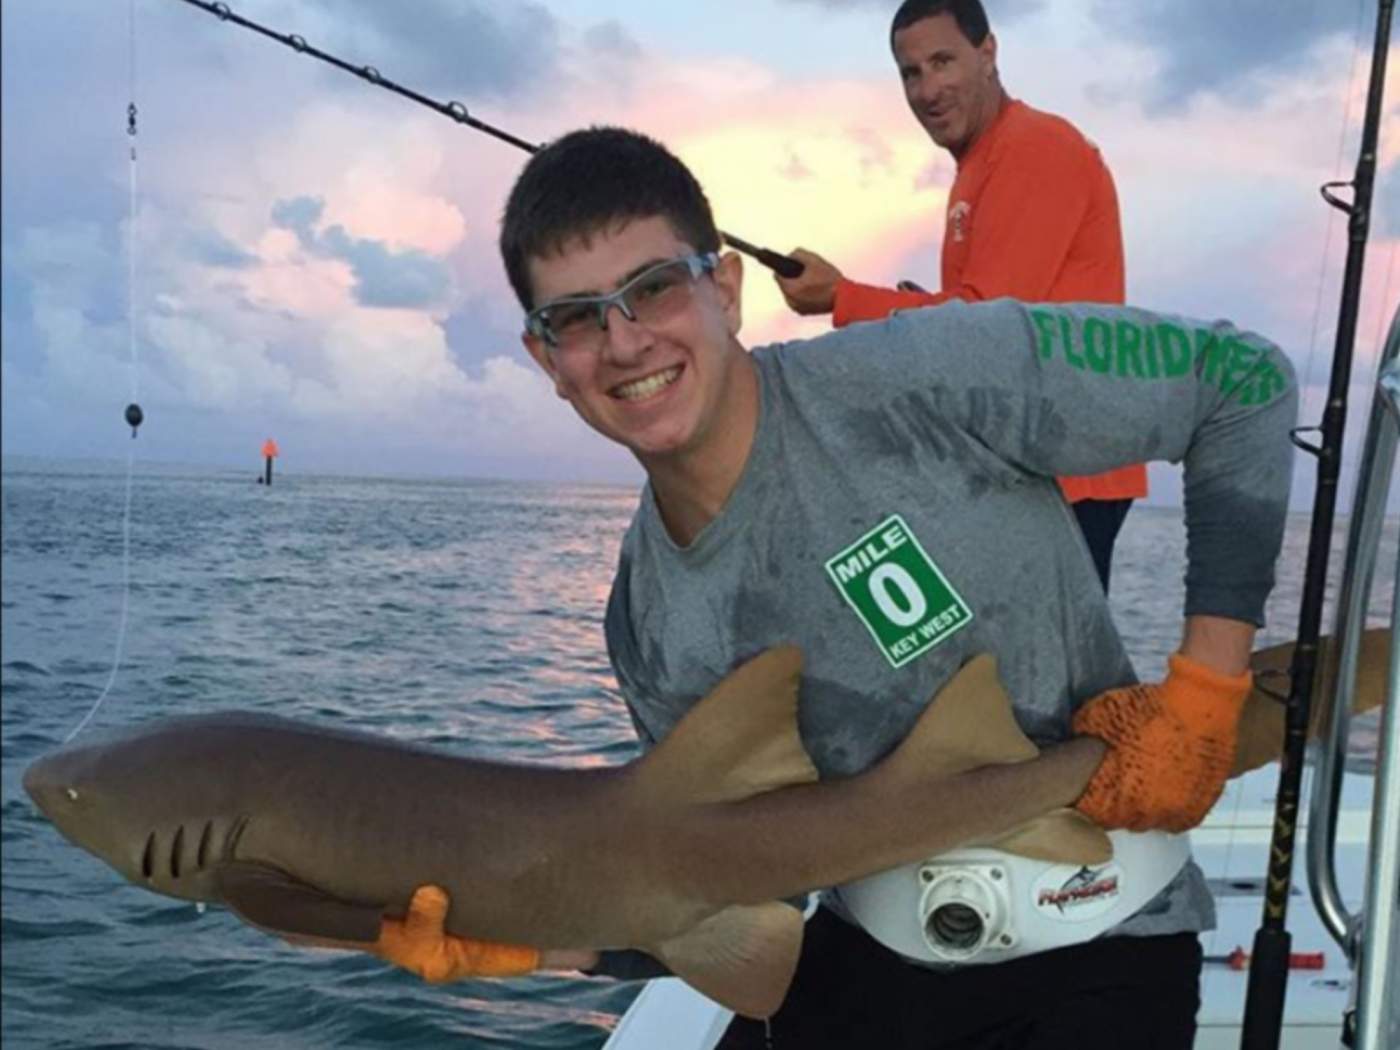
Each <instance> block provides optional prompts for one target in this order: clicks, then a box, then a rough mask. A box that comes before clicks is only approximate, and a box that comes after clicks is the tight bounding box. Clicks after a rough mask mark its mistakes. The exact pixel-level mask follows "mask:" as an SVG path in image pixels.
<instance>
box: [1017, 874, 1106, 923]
mask: <svg viewBox="0 0 1400 1050" xmlns="http://www.w3.org/2000/svg"><path fill="white" fill-rule="evenodd" d="M1122 879H1123V873H1122V871H1121V870H1120V869H1119V867H1118V865H1117V864H1114V863H1112V862H1110V863H1108V864H1097V865H1092V866H1090V865H1085V866H1084V867H1082V868H1079V869H1078V870H1077V871H1074V872H1073V874H1071V875H1070V876H1069V877H1068V878H1066V877H1065V868H1064V867H1055V868H1051V869H1050V870H1049V871H1047V872H1046V873H1045V874H1044V875H1042V876H1041V877H1040V878H1039V879H1038V880H1036V884H1035V886H1034V887H1033V888H1032V889H1031V896H1032V898H1033V899H1034V901H1035V907H1036V911H1038V912H1039V913H1040V914H1041V915H1044V916H1046V917H1047V918H1051V919H1061V920H1063V921H1065V922H1082V921H1084V920H1086V919H1093V918H1097V917H1098V916H1100V915H1102V914H1103V913H1104V912H1106V911H1108V910H1109V909H1110V908H1112V907H1113V906H1114V905H1115V904H1116V903H1117V902H1118V897H1119V895H1120V893H1121V885H1122Z"/></svg>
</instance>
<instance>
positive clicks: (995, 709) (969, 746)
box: [888, 653, 1040, 776]
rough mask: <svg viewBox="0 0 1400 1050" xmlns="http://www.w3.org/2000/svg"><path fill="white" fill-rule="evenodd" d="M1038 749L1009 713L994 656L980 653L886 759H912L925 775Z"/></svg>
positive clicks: (1026, 756) (1021, 758)
mask: <svg viewBox="0 0 1400 1050" xmlns="http://www.w3.org/2000/svg"><path fill="white" fill-rule="evenodd" d="M1038 754H1040V751H1039V749H1037V748H1036V746H1035V745H1034V744H1033V743H1031V741H1030V739H1029V738H1028V737H1027V736H1026V734H1025V733H1023V732H1022V731H1021V727H1020V726H1018V725H1017V724H1016V719H1015V717H1014V716H1013V715H1012V713H1011V698H1010V697H1009V696H1007V695H1006V690H1005V689H1004V688H1003V687H1002V684H1001V677H1000V675H999V674H998V673H997V662H996V658H995V657H994V656H992V655H990V654H989V653H981V654H979V655H977V656H974V657H973V658H972V659H971V660H969V661H968V662H967V663H965V664H963V666H962V669H961V670H960V671H958V673H957V674H955V675H954V676H953V677H952V679H951V680H950V681H949V682H948V684H947V685H945V686H944V687H943V688H942V689H940V690H939V691H938V694H937V695H936V696H935V697H934V699H933V701H932V702H931V703H930V704H929V706H928V707H927V708H926V709H925V711H924V713H923V714H922V715H920V716H919V720H918V721H917V722H916V723H915V724H914V728H913V729H912V730H911V731H910V732H909V735H908V736H907V737H905V739H904V742H903V743H901V744H900V745H899V747H898V748H897V749H896V750H895V752H894V754H893V755H891V756H890V758H889V759H888V761H891V762H899V763H911V764H913V765H914V766H915V767H916V768H917V769H918V770H920V773H921V775H923V776H931V775H934V776H936V775H949V776H950V775H952V774H954V773H962V772H964V771H966V770H969V769H974V768H976V767H977V766H990V765H1003V764H1005V763H1008V762H1025V761H1028V760H1030V759H1032V758H1035V757H1036V755H1038Z"/></svg>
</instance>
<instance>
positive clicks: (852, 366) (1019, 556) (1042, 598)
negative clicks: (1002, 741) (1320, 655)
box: [606, 300, 1297, 934]
mask: <svg viewBox="0 0 1400 1050" xmlns="http://www.w3.org/2000/svg"><path fill="white" fill-rule="evenodd" d="M753 361H754V364H755V366H756V368H757V372H758V378H759V385H760V388H761V407H760V415H759V421H758V428H757V433H756V435H755V439H754V444H753V448H752V450H751V452H750V454H749V458H748V462H747V464H746V466H745V468H744V471H743V474H742V477H741V478H740V480H739V483H738V485H737V486H736V488H735V490H734V492H733V493H732V494H731V495H730V497H729V500H728V502H727V503H726V505H725V507H724V510H723V512H722V513H721V514H720V515H719V516H718V517H717V518H716V519H715V520H714V521H713V522H711V523H710V524H709V526H707V527H706V529H705V530H704V531H703V532H702V533H701V534H700V535H699V536H698V537H697V538H696V539H695V541H694V542H693V543H691V544H690V545H689V546H688V547H684V548H682V547H679V546H677V545H676V544H675V543H674V542H673V541H672V540H671V538H670V536H669V535H668V534H667V532H666V529H665V527H664V525H663V524H662V521H661V517H660V515H659V513H658V512H657V509H656V506H655V502H654V499H653V497H652V494H651V491H650V489H647V490H645V491H644V492H643V496H642V500H641V504H640V507H639V509H638V511H637V514H636V517H635V518H634V520H633V522H632V525H631V527H630V529H629V531H628V533H627V536H626V538H625V540H624V542H623V546H622V553H621V557H620V561H619V565H618V569H617V575H616V578H615V580H614V584H613V591H612V596H611V599H610V601H609V605H608V611H607V621H606V630H607V638H608V647H609V653H610V655H611V658H612V663H613V666H614V669H615V671H616V673H617V678H618V682H619V685H620V687H621V690H622V693H623V696H624V697H625V699H626V701H627V704H628V706H629V708H630V710H631V713H632V716H633V719H634V721H635V723H636V725H637V728H638V732H639V734H640V735H641V737H642V739H643V742H644V744H646V743H650V742H654V741H656V740H658V739H660V738H662V737H664V736H665V735H666V734H667V733H668V732H669V731H670V730H671V729H672V728H673V727H674V726H675V725H676V723H677V722H678V721H679V720H680V718H681V717H682V716H683V715H684V714H685V713H686V711H687V710H689V708H690V707H691V705H693V704H694V703H695V702H696V701H697V700H698V699H699V698H700V697H702V696H704V695H705V693H706V692H708V691H709V690H710V689H711V688H712V687H713V686H714V685H715V684H716V683H717V682H718V681H719V680H720V679H721V678H722V677H723V676H724V675H725V674H726V673H728V672H729V671H730V670H732V669H733V668H734V667H735V666H736V665H737V664H739V663H741V662H742V661H744V660H746V659H748V658H749V657H751V656H753V655H755V654H756V653H758V652H759V651H761V650H763V649H765V648H767V647H769V646H772V645H776V644H779V643H796V644H797V645H799V646H801V648H802V650H803V652H804V656H805V667H804V673H803V678H802V683H801V693H800V705H799V721H800V727H801V731H802V737H803V741H804V743H805V744H806V746H807V748H808V750H809V752H810V753H811V755H812V757H813V760H814V761H815V763H816V765H817V767H818V769H819V770H820V771H821V772H822V774H823V775H834V774H840V775H847V774H853V773H856V772H859V771H861V770H863V769H865V768H867V767H869V766H870V765H872V764H873V763H875V762H876V761H877V760H878V759H880V758H881V757H882V756H883V755H885V754H886V753H887V752H889V751H890V750H891V749H892V748H893V747H894V746H895V744H896V743H898V742H899V741H900V740H901V739H902V738H903V737H904V736H905V734H906V733H907V732H908V731H909V729H910V728H911V727H912V725H913V724H914V722H915V720H916V719H917V718H918V716H919V714H920V713H921V712H922V710H923V708H924V707H925V705H926V704H928V703H929V702H930V699H931V698H932V697H933V696H934V695H935V694H936V693H937V692H938V690H939V689H940V688H941V687H942V686H943V685H944V684H945V683H946V682H947V681H948V680H949V678H951V676H952V675H953V674H954V673H955V672H956V671H957V669H958V668H959V667H960V666H961V665H962V664H963V663H964V662H965V661H966V660H967V659H969V658H970V657H971V656H973V655H974V654H977V653H980V652H991V653H993V654H995V655H996V657H997V660H998V664H999V667H1000V669H1001V673H1002V677H1003V680H1004V681H1005V684H1006V686H1007V688H1008V690H1009V692H1010V695H1011V696H1012V698H1013V701H1014V707H1015V712H1016V716H1017V719H1018V721H1019V722H1020V724H1021V727H1022V728H1023V729H1024V730H1025V731H1026V733H1027V734H1028V735H1029V736H1030V737H1031V738H1032V739H1033V740H1035V741H1036V742H1037V743H1040V744H1046V743H1050V742H1054V741H1059V740H1063V739H1064V738H1066V737H1067V736H1068V735H1069V734H1070V716H1071V714H1072V712H1073V710H1074V709H1075V708H1076V707H1077V706H1078V705H1079V704H1080V703H1082V702H1083V701H1085V700H1087V699H1089V698H1090V697H1093V696H1095V695H1097V694H1098V693H1100V692H1102V691H1103V690H1105V689H1109V688H1112V687H1115V686H1119V685H1124V684H1127V683H1130V682H1133V681H1135V676H1134V673H1133V669H1132V666H1131V664H1130V663H1129V660H1128V657H1127V654H1126V652H1125V651H1124V648H1123V645H1122V642H1121V640H1120V639H1119V636H1118V633H1117V631H1116V630H1115V629H1114V626H1113V623H1112V621H1111V619H1110V616H1109V607H1108V602H1107V599H1106V598H1105V596H1104V594H1103V591H1102V588H1101V586H1100V584H1099V581H1098V577H1097V575H1096V574H1095V571H1094V568H1093V564H1092V562H1091V560H1090V558H1089V555H1088V552H1087V550H1086V548H1085V546H1084V542H1083V539H1082V537H1081V535H1080V533H1079V530H1078V528H1077V526H1076V524H1075V521H1074V518H1073V515H1072V513H1071V511H1070V509H1069V507H1068V506H1067V504H1066V503H1065V502H1064V500H1063V499H1062V498H1061V495H1060V492H1059V490H1058V488H1057V486H1056V484H1055V482H1054V480H1053V479H1054V477H1055V476H1057V475H1082V474H1093V473H1098V472H1101V471H1104V470H1108V469H1111V468H1113V467H1117V466H1122V465H1126V464H1132V463H1141V462H1144V461H1149V460H1171V461H1180V462H1183V463H1184V467H1185V488H1184V492H1185V516H1186V527H1187V531H1188V548H1187V550H1188V565H1187V570H1186V609H1185V612H1186V614H1188V615H1194V614H1209V615H1216V616H1224V617H1230V618H1233V619H1238V620H1244V621H1250V622H1253V623H1255V624H1259V623H1262V615H1263V607H1264V600H1265V598H1266V596H1267V594H1268V592H1269V590H1270V588H1271V587H1272V584H1273V566H1274V561H1275V558H1276V557H1277V554H1278V550H1279V546H1280V543H1281V540H1282V534H1283V525H1284V517H1285V512H1286V506H1287V499H1288V488H1289V479H1290V474H1291V448H1290V445H1289V441H1288V430H1289V428H1290V427H1291V426H1292V425H1293V422H1294V416H1295V412H1296V398H1297V393H1296V388H1295V385H1294V379H1293V372H1292V368H1291V366H1290V364H1289V362H1288V360H1287V358H1286V357H1285V355H1284V354H1283V353H1282V352H1281V351H1280V350H1279V349H1278V348H1276V347H1274V346H1273V345H1271V344H1270V343H1268V342H1266V341H1265V340H1263V339H1261V338H1259V337H1258V336H1255V335H1252V334H1249V333H1245V332H1240V331H1238V330H1236V329H1234V328H1233V327H1231V326H1230V325H1228V324H1226V323H1223V322H1220V323H1214V324H1207V323H1203V322H1196V321H1191V320H1186V319H1183V318H1177V317H1168V316H1164V315H1158V314H1153V313H1149V312H1146V311H1142V310H1137V309H1132V308H1124V307H1113V306H1099V305H1071V306H1064V305H1054V306H1049V305H1044V306H1037V305H1025V304H1021V303H1016V302H1012V301H1010V300H1000V301H997V302H993V303H980V304H963V303H950V304H947V305H944V306H940V307H936V308H932V309H924V310H914V311H907V312H903V313H900V314H896V315H895V316H893V317H891V318H889V319H887V320H884V321H879V322H875V323H871V324H858V325H852V326H850V327H848V328H845V329H843V330H841V331H837V332H833V333H831V334H829V335H825V336H823V337H821V338H818V339H814V340H810V341H805V342H799V343H788V344H780V345H776V346H771V347H765V348H762V349H759V350H756V351H755V352H754V354H753ZM956 803H957V800H956V799H950V800H949V804H950V805H956ZM832 834H833V835H838V834H840V829H839V828H833V829H832ZM1212 922H1213V911H1212V908H1211V904H1210V899H1209V894H1208V893H1207V891H1206V889H1205V886H1204V882H1203V879H1202V878H1201V875H1200V872H1199V870H1198V869H1196V867H1195V866H1194V865H1188V867H1187V869H1186V871H1185V872H1184V873H1183V875H1182V876H1180V877H1179V878H1178V879H1177V880H1176V881H1175V882H1174V883H1173V885H1172V886H1170V887H1168V889H1167V890H1166V891H1164V893H1163V894H1162V896H1161V897H1160V898H1159V899H1158V900H1157V901H1154V902H1153V903H1152V904H1150V905H1149V906H1148V907H1147V908H1145V909H1143V911H1142V912H1141V913H1139V915H1138V916H1137V917H1135V918H1134V919H1132V920H1129V922H1128V923H1126V924H1125V925H1124V926H1123V927H1121V928H1120V932H1123V933H1138V934H1156V933H1166V932H1176V931H1180V930H1197V929H1203V928H1208V927H1209V925H1210V924H1211V923H1212Z"/></svg>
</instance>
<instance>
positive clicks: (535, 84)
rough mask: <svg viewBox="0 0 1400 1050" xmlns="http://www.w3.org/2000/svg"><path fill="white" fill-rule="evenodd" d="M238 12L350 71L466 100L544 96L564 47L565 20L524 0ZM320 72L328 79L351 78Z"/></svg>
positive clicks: (270, 2) (338, 0) (336, 4)
mask: <svg viewBox="0 0 1400 1050" xmlns="http://www.w3.org/2000/svg"><path fill="white" fill-rule="evenodd" d="M238 10H239V13H240V14H242V15H243V16H244V17H246V18H249V19H250V20H253V21H258V22H262V23H264V24H266V25H268V26H269V27H270V28H273V29H275V30H277V31H278V32H281V33H297V34H299V35H301V36H302V37H304V38H305V39H306V40H307V42H308V43H310V44H311V45H312V46H314V47H316V48H318V49H319V50H322V51H326V52H328V53H330V54H334V55H336V56H337V57H339V58H342V59H343V60H344V61H346V62H348V63H350V64H351V65H355V66H363V65H371V66H374V67H375V68H376V69H377V70H378V71H379V72H380V73H381V74H382V75H383V76H384V77H386V78H387V79H389V80H393V81H396V82H398V83H400V84H403V85H404V86H407V87H411V88H413V89H414V90H417V91H420V92H422V93H424V94H428V95H430V96H434V97H436V96H439V95H441V96H446V98H452V97H454V96H457V95H461V96H464V100H465V101H467V102H470V100H471V98H472V97H473V96H475V97H480V96H481V95H483V94H486V95H493V96H496V97H497V98H504V97H508V96H515V95H522V94H530V93H533V92H536V91H539V90H541V89H542V88H543V87H544V86H545V84H546V83H547V78H544V77H542V76H541V74H542V72H544V73H548V71H549V70H551V69H552V68H553V67H554V66H555V65H556V64H557V60H558V56H559V49H560V40H559V38H560V26H559V22H558V20H557V19H556V18H555V17H554V15H553V14H552V13H550V11H549V10H548V9H547V8H546V7H545V6H544V5H542V4H539V3H530V2H521V0H414V3H413V4H412V5H411V7H408V8H406V7H404V6H402V5H399V4H386V3H382V2H381V0H316V2H314V3H306V2H304V0H300V2H298V3H295V4H291V3H287V2H286V0H259V2H250V3H246V4H240V5H239V6H238ZM227 32H229V33H234V32H238V33H242V34H244V35H247V31H246V30H241V29H229V30H227ZM284 58H285V60H286V61H292V60H293V58H294V56H292V55H290V54H288V55H286V56H284ZM311 61H315V60H314V59H313V60H311ZM317 64H318V66H319V65H320V63H317ZM320 69H321V74H322V76H323V77H324V78H326V79H327V80H329V79H337V80H343V79H344V77H345V74H344V73H342V72H340V71H338V70H333V69H330V68H328V67H325V66H320ZM365 90H371V89H369V88H365Z"/></svg>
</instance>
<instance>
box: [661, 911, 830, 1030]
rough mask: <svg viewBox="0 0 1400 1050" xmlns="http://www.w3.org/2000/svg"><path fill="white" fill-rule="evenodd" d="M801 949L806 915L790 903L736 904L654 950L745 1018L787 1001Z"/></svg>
mask: <svg viewBox="0 0 1400 1050" xmlns="http://www.w3.org/2000/svg"><path fill="white" fill-rule="evenodd" d="M801 952H802V913H801V912H800V911H798V910H797V909H796V908H794V907H793V906H792V905H790V904H783V903H781V902H778V901H773V902H770V903H768V904H751V905H734V906H732V907H729V908H725V909H724V910H723V911H721V912H718V913H717V914H715V915H711V916H710V917H709V918H708V919H706V920H705V921H704V922H702V923H700V924H699V925H698V926H694V927H692V928H691V929H689V930H687V931H686V932H685V933H683V934H681V935H679V936H678V937H673V938H672V939H671V940H669V941H667V942H666V943H665V944H662V945H661V946H660V947H659V948H656V949H655V950H653V951H652V954H653V955H655V956H656V957H657V958H658V959H660V960H661V961H662V962H663V963H665V964H666V966H667V967H668V968H669V969H670V971H671V972H672V973H674V974H675V975H676V976H677V977H679V978H681V980H683V981H685V983H686V984H688V985H690V986H691V987H692V988H694V989H695V990H696V991H699V992H701V993H703V994H705V995H707V996H709V997H710V998H711V999H713V1000H714V1001H715V1002H717V1003H719V1004H720V1005H721V1006H726V1007H728V1008H729V1009H731V1010H733V1011H734V1012H735V1013H738V1014H742V1015H743V1016H745V1017H755V1018H763V1017H771V1016H772V1015H773V1014H774V1013H776V1012H777V1010H778V1007H780V1006H782V1005H783V999H784V998H785V997H786V996H787V992H788V987H789V986H790V985H791V984H792V976H793V974H794V973H795V972H796V970H797V957H798V956H799V955H800V954H801Z"/></svg>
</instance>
